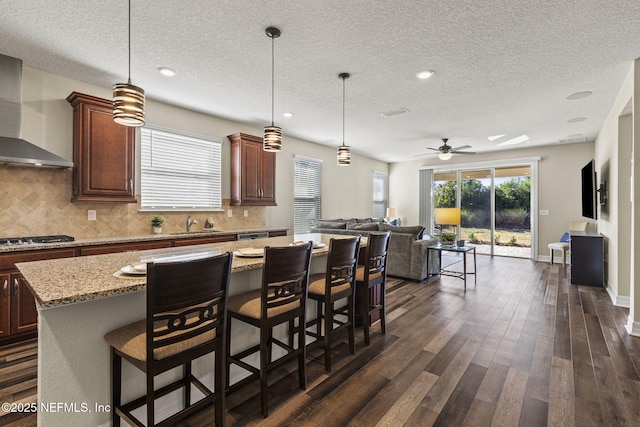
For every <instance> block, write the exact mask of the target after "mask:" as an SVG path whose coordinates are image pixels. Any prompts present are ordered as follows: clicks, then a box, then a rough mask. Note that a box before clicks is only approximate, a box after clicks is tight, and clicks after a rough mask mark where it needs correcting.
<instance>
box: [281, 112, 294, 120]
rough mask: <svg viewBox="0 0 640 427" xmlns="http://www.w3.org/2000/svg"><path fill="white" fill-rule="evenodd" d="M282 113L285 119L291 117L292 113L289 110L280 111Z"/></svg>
mask: <svg viewBox="0 0 640 427" xmlns="http://www.w3.org/2000/svg"><path fill="white" fill-rule="evenodd" d="M282 115H283V116H285V117H286V118H287V119H289V118H291V117H293V113H291V112H286V113H282Z"/></svg>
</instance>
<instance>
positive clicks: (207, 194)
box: [140, 126, 222, 211]
mask: <svg viewBox="0 0 640 427" xmlns="http://www.w3.org/2000/svg"><path fill="white" fill-rule="evenodd" d="M140 145H141V171H140V175H141V177H140V197H141V209H142V210H147V211H215V210H221V209H222V142H221V141H217V140H213V139H209V138H205V137H199V136H192V135H187V134H182V133H177V132H174V131H168V130H160V129H155V128H150V127H147V126H145V127H144V128H142V129H141V144H140Z"/></svg>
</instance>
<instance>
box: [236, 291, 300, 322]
mask: <svg viewBox="0 0 640 427" xmlns="http://www.w3.org/2000/svg"><path fill="white" fill-rule="evenodd" d="M261 295H262V290H261V289H256V290H253V291H249V292H244V293H242V294H238V295H234V296H231V297H229V302H228V303H227V307H228V310H229V311H233V312H235V313H239V314H242V315H243V316H247V317H251V318H254V319H260V315H261V312H262V311H261V309H262V307H261V305H260V299H261ZM282 299H287V298H282ZM277 301H278V300H277V299H276V300H273V302H277ZM298 307H300V302H299V301H296V302H292V303H289V304H284V305H280V306H277V307H272V308H269V309H268V310H267V317H275V316H277V315H279V314H282V313H286V312H287V311H291V310H294V309H296V308H298Z"/></svg>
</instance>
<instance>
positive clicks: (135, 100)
mask: <svg viewBox="0 0 640 427" xmlns="http://www.w3.org/2000/svg"><path fill="white" fill-rule="evenodd" d="M113 121H114V122H116V123H119V124H121V125H124V126H143V125H144V90H143V89H142V88H140V87H138V86H134V85H132V84H131V0H129V78H128V80H127V83H116V84H115V85H113Z"/></svg>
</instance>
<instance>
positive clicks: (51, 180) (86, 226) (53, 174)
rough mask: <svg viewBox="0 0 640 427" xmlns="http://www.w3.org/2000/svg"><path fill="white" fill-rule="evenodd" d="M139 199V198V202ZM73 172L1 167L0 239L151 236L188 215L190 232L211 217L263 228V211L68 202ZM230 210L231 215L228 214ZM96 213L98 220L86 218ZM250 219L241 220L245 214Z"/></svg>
mask: <svg viewBox="0 0 640 427" xmlns="http://www.w3.org/2000/svg"><path fill="white" fill-rule="evenodd" d="M138 199H139V197H138ZM70 200H71V169H66V170H57V169H44V168H29V167H14V166H5V165H0V237H17V236H41V235H51V234H68V235H71V236H73V237H75V238H91V237H112V236H129V235H140V234H149V233H151V224H150V221H151V218H152V217H153V216H154V215H158V216H160V217H161V218H163V219H164V220H165V222H164V224H163V226H162V230H163V233H173V232H178V231H184V230H185V222H186V219H187V216H188V215H191V218H192V219H197V220H198V224H196V225H194V226H193V227H192V230H197V229H201V228H202V227H203V226H204V222H205V219H206V218H207V217H212V218H213V221H214V227H215V228H217V229H222V230H225V229H242V228H248V227H263V226H265V212H264V209H265V208H264V207H251V206H229V200H223V201H222V209H223V212H179V213H169V212H159V213H153V212H139V209H140V204H139V202H138V203H113V204H111V203H89V202H80V203H72V202H71V201H70ZM229 209H231V210H232V214H233V216H232V217H231V218H229V217H228V215H227V210H229ZM89 210H95V211H96V220H95V221H89V220H88V219H87V215H88V211H89ZM245 210H246V211H247V212H248V216H247V217H245V216H244V211H245Z"/></svg>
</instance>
